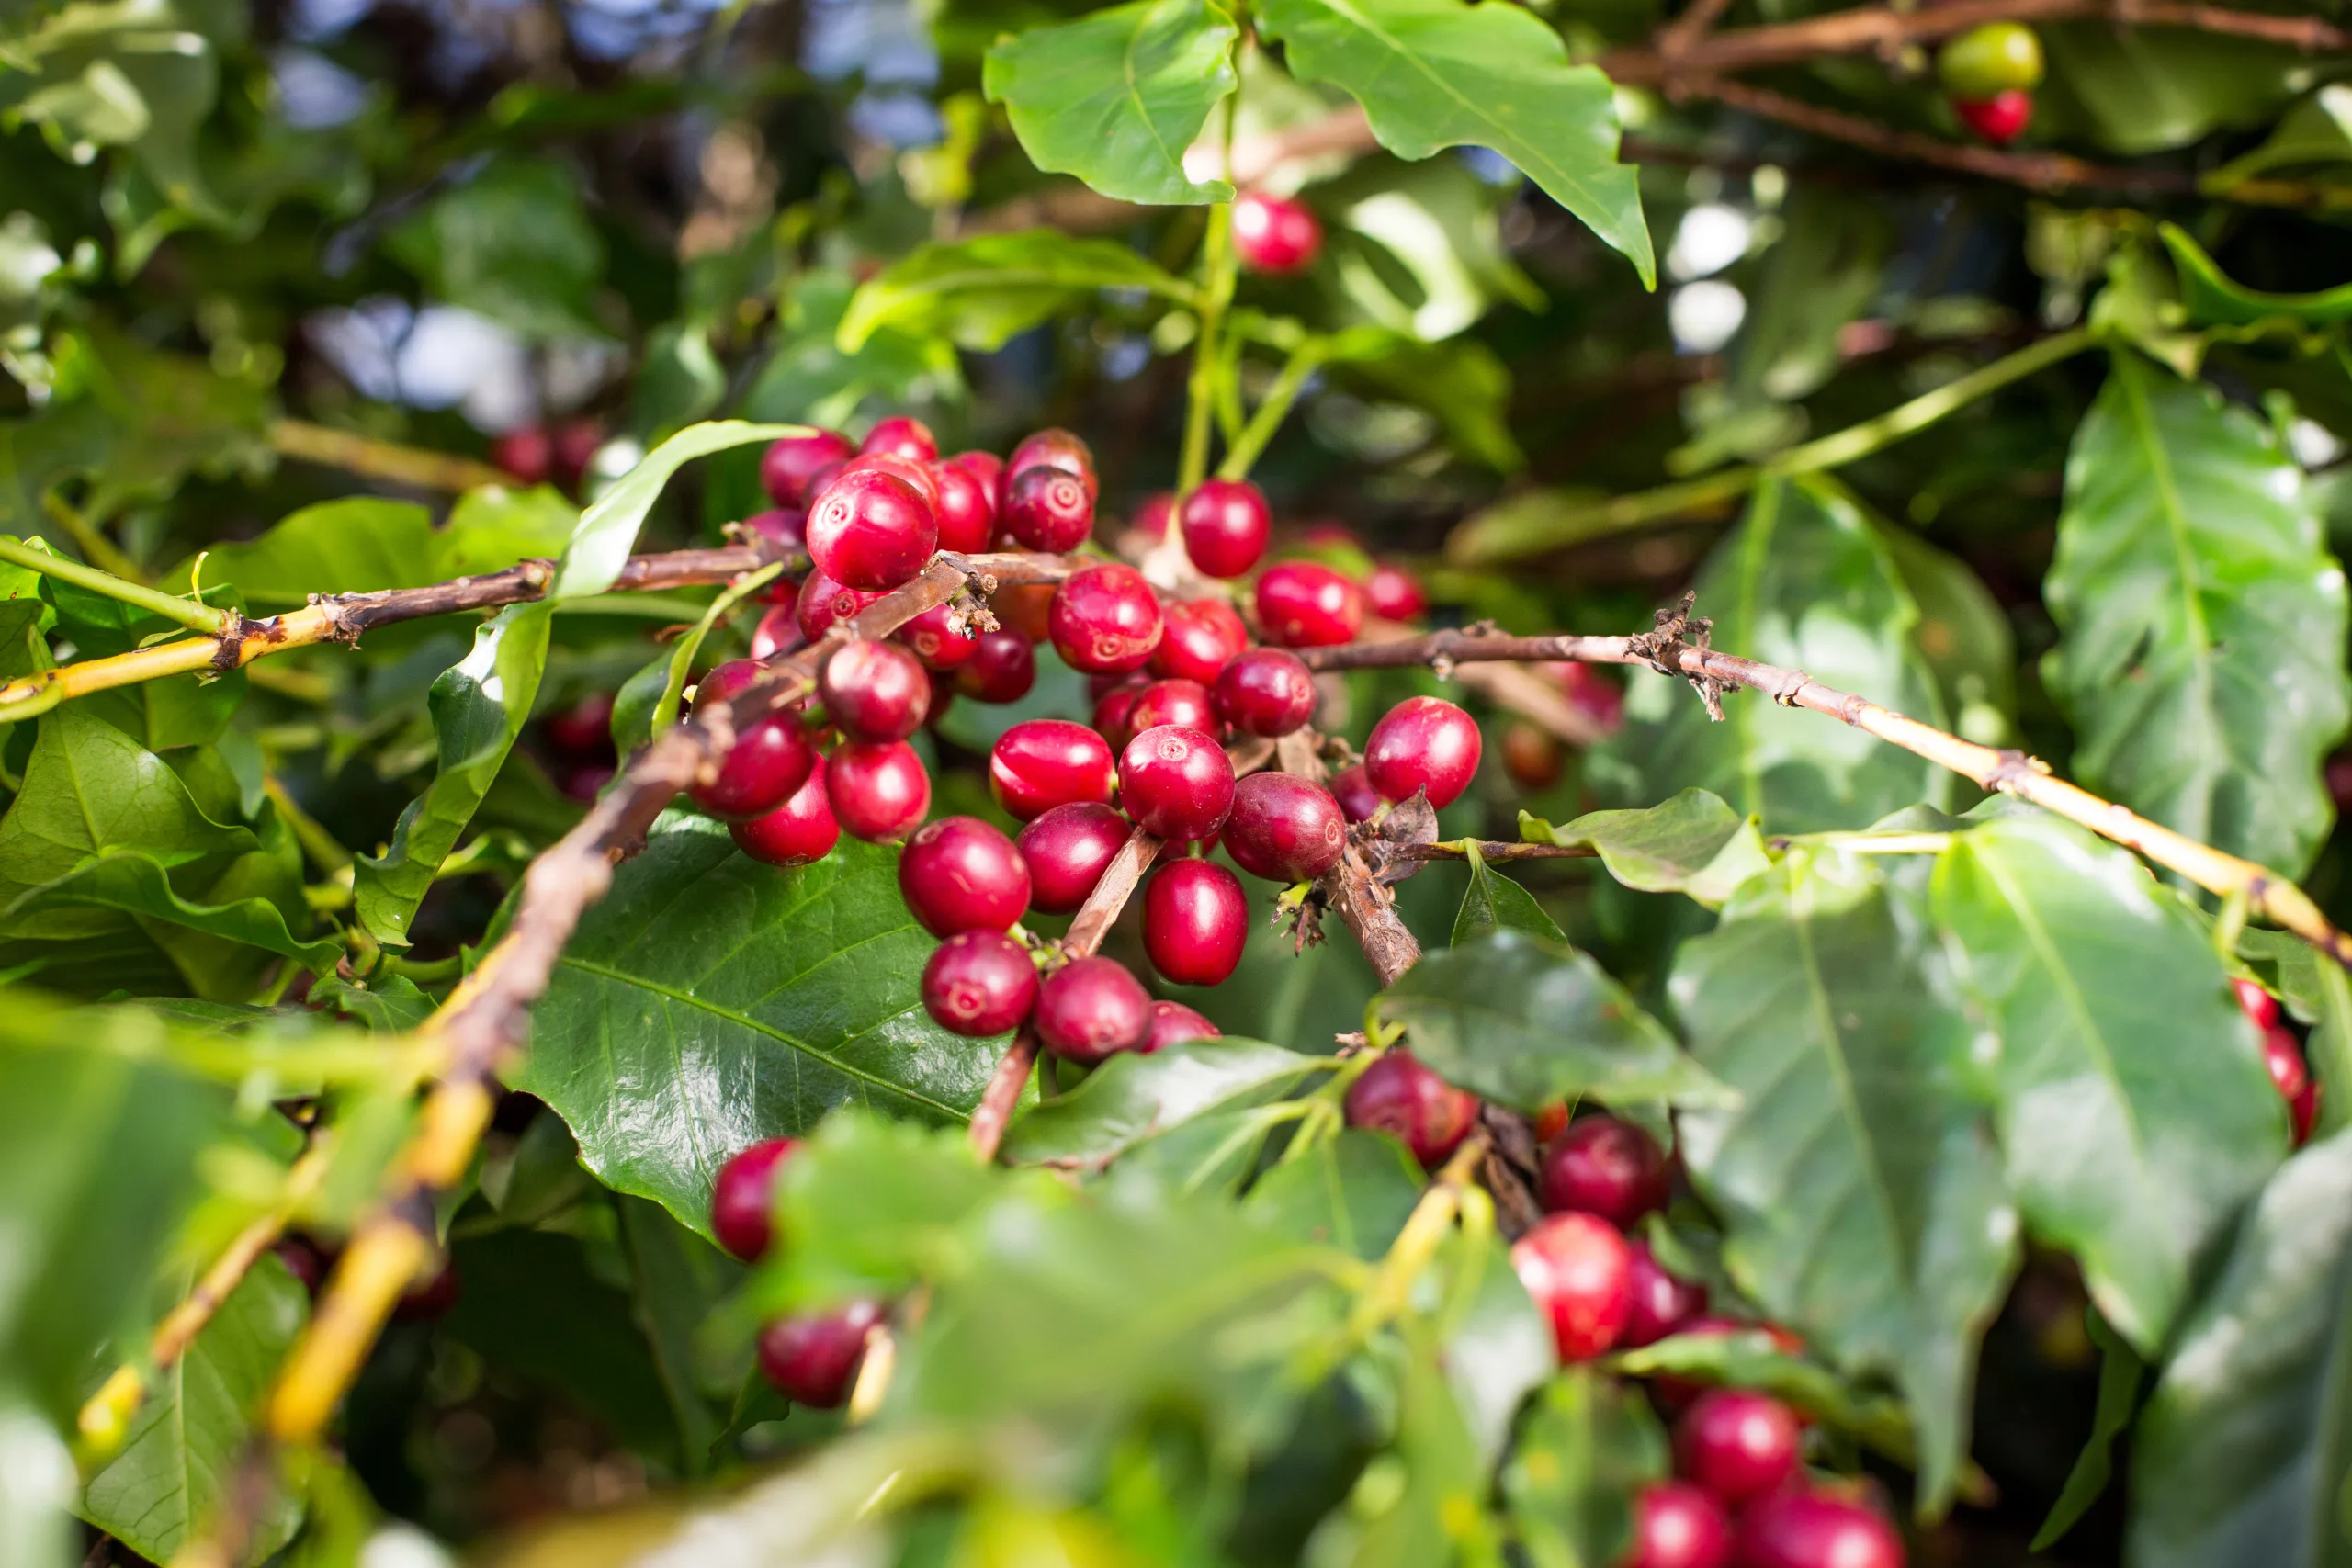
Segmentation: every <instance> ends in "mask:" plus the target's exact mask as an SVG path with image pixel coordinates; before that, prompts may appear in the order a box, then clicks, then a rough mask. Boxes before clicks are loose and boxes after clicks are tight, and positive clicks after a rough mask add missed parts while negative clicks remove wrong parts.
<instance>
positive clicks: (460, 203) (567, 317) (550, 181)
mask: <svg viewBox="0 0 2352 1568" xmlns="http://www.w3.org/2000/svg"><path fill="white" fill-rule="evenodd" d="M384 248H385V249H386V250H387V251H388V252H389V253H390V254H391V255H392V257H393V258H394V259H395V260H397V261H398V262H400V264H401V265H403V266H405V267H407V268H408V269H409V270H410V271H411V272H413V273H414V274H416V276H418V277H419V278H422V279H423V280H424V286H425V288H428V289H429V290H431V291H432V293H433V294H434V295H435V296H436V297H437V298H439V299H444V300H446V301H447V302H448V303H449V304H452V305H459V306H463V307H464V308H465V309H467V310H471V311H473V312H474V313H476V314H477V315H481V316H486V317H488V318H489V319H490V320H492V321H496V322H498V323H499V324H500V325H501V326H504V327H508V328H511V329H513V330H514V331H515V332H517V333H522V334H523V335H524V336H526V337H527V338H531V339H534V340H537V341H541V342H548V341H554V340H558V339H563V338H583V337H584V338H601V337H605V336H606V335H608V334H607V333H606V332H605V328H604V326H603V325H602V323H601V322H599V321H598V320H597V316H596V310H595V301H594V291H595V288H596V285H597V283H598V282H599V280H600V279H601V278H602V276H603V274H604V270H605V243H604V241H603V239H602V238H601V237H599V236H598V234H597V232H596V230H595V226H594V224H592V223H591V222H590V221H589V220H588V214H587V211H586V210H585V209H584V208H583V207H582V203H581V198H580V176H579V175H578V174H577V173H576V172H575V171H574V170H573V169H572V167H571V165H569V164H562V163H559V162H556V161H554V160H552V159H549V160H539V159H529V160H526V159H502V160H500V161H498V162H496V163H493V164H491V165H490V167H489V168H487V169H485V170H483V171H482V172H481V174H480V175H476V176H475V177H474V178H472V179H470V180H467V181H465V182H464V183H462V184H459V185H457V186H454V187H452V188H449V189H447V190H445V191H443V192H442V193H441V194H440V195H439V196H437V197H435V198H434V199H433V200H432V201H431V202H430V203H429V204H428V205H426V206H425V207H424V209H422V210H420V211H418V212H416V213H415V214H413V216H411V217H409V218H408V219H406V220H404V221H402V222H401V223H400V224H399V225H398V226H397V227H395V228H394V229H393V230H392V231H391V232H390V234H389V235H387V236H386V237H385V242H384Z"/></svg>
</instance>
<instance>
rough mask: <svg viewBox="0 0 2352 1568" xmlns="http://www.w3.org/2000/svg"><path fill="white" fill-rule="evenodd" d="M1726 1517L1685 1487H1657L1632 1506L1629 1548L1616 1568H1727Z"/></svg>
mask: <svg viewBox="0 0 2352 1568" xmlns="http://www.w3.org/2000/svg"><path fill="white" fill-rule="evenodd" d="M1731 1549H1732V1532H1731V1516H1730V1515H1728V1514H1726V1513H1724V1510H1723V1508H1722V1506H1720V1505H1718V1504H1717V1503H1716V1502H1715V1500H1714V1499H1713V1497H1710V1496H1708V1495H1706V1494H1705V1493H1704V1492H1702V1491H1701V1490H1700V1489H1699V1488H1697V1487H1696V1486H1693V1485H1691V1484H1690V1483H1687V1482H1681V1481H1659V1482H1654V1483H1651V1484H1650V1485H1647V1486H1645V1487H1643V1488H1642V1491H1641V1495H1640V1496H1638V1497H1636V1498H1635V1499H1634V1544H1633V1546H1632V1548H1631V1549H1630V1551H1628V1552H1627V1553H1626V1555H1625V1556H1623V1557H1622V1558H1620V1559H1618V1568H1731Z"/></svg>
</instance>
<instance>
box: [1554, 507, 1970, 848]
mask: <svg viewBox="0 0 2352 1568" xmlns="http://www.w3.org/2000/svg"><path fill="white" fill-rule="evenodd" d="M1698 592H1699V601H1698V608H1699V613H1700V614H1702V615H1712V616H1713V618H1714V634H1713V647H1715V648H1718V649H1724V650H1725V651H1727V652H1731V653H1736V654H1742V655H1745V656H1746V657H1747V658H1749V659H1758V660H1763V661H1765V662H1766V663H1768V664H1779V665H1784V666H1790V667H1792V668H1795V669H1799V670H1804V671H1807V672H1808V673H1810V674H1811V675H1812V676H1813V677H1814V678H1815V680H1818V681H1820V682H1823V683H1824V684H1826V685H1830V686H1835V687H1838V688H1839V689H1840V690H1842V691H1848V692H1854V693H1858V694H1860V695H1862V696H1865V697H1868V698H1870V699H1871V701H1872V702H1876V703H1882V704H1883V705H1886V706H1888V707H1891V708H1893V709H1894V710H1895V711H1896V712H1898V713H1906V714H1910V715H1912V716H1916V717H1918V718H1922V719H1925V720H1926V721H1928V723H1931V724H1941V723H1942V722H1943V716H1942V705H1941V704H1939V702H1938V701H1937V700H1936V688H1935V682H1934V680H1933V677H1932V675H1931V674H1930V672H1929V671H1928V666H1927V663H1926V661H1925V660H1923V659H1921V658H1920V656H1919V653H1918V650H1917V648H1916V647H1915V646H1914V644H1913V641H1912V637H1913V635H1914V633H1915V632H1916V630H1917V626H1918V621H1919V612H1918V606H1917V604H1914V603H1913V601H1912V598H1911V595H1910V592H1909V591H1908V590H1906V589H1905V587H1904V585H1903V578H1902V573H1901V571H1900V570H1899V569H1898V568H1897V566H1896V564H1895V561H1894V557H1893V555H1892V553H1891V552H1890V551H1889V550H1888V549H1887V547H1886V545H1885V542H1884V541H1883V539H1882V538H1881V537H1880V527H1879V525H1878V523H1877V522H1876V520H1874V519H1873V518H1871V517H1870V516H1869V515H1868V514H1866V513H1864V512H1863V511H1862V509H1861V508H1860V506H1859V505H1857V504H1856V503H1855V502H1853V501H1852V499H1851V498H1849V497H1848V496H1847V495H1845V494H1844V493H1843V492H1842V491H1838V490H1837V489H1835V488H1834V487H1832V486H1831V485H1829V484H1827V483H1826V482H1825V481H1823V480H1820V479H1780V478H1777V477H1768V478H1766V479H1764V480H1763V481H1762V482H1761V483H1759V484H1758V486H1757V489H1756V494H1755V498H1754V500H1752V501H1751V502H1749V503H1748V509H1747V517H1746V518H1745V519H1743V520H1742V521H1741V523H1740V525H1739V526H1738V527H1736V528H1735V529H1733V530H1732V532H1731V533H1729V534H1728V535H1726V536H1724V539H1723V541H1722V542H1721V543H1720V544H1718V545H1716V546H1715V547H1714V549H1713V551H1712V552H1711V553H1710V554H1709V555H1708V557H1707V561H1706V564H1705V566H1704V567H1703V568H1702V569H1701V570H1700V573H1699V581H1698ZM1625 719H1626V723H1625V728H1624V729H1623V731H1622V732H1621V733H1620V734H1618V735H1617V736H1615V737H1614V738H1612V739H1611V740H1609V741H1607V742H1605V743H1604V744H1603V745H1602V746H1600V747H1599V748H1597V749H1596V750H1595V751H1594V752H1593V767H1594V776H1595V780H1596V783H1597V784H1600V786H1601V790H1602V794H1603V795H1604V797H1607V796H1614V797H1616V798H1618V799H1620V800H1623V801H1624V802H1626V803H1628V804H1631V803H1634V802H1636V801H1639V802H1647V801H1651V800H1655V799H1657V798H1658V797H1659V796H1661V795H1666V794H1667V793H1668V792H1670V791H1673V790H1678V789H1688V788H1698V789H1704V790H1711V791H1713V793H1714V794H1716V795H1721V796H1722V797H1723V798H1724V800H1725V801H1727V802H1729V803H1730V805H1731V807H1732V809H1733V810H1735V811H1737V812H1739V813H1741V814H1743V815H1745V816H1748V817H1755V818H1760V819H1761V820H1762V822H1763V824H1764V827H1765V829H1767V830H1768V831H1770V832H1774V833H1811V832H1819V831H1824V830H1826V829H1838V828H1860V827H1862V826H1864V825H1865V824H1867V823H1871V822H1874V821H1876V820H1878V819H1879V818H1882V817H1884V816H1886V815H1888V814H1889V813H1890V812H1894V811H1898V810H1900V809H1902V808H1903V807H1906V806H1910V805H1912V804H1914V803H1916V802H1917V801H1920V800H1926V801H1928V802H1929V803H1930V804H1933V805H1938V806H1941V805H1945V804H1947V803H1948V802H1949V801H1950V798H1951V791H1952V787H1953V786H1952V784H1951V774H1950V773H1946V772H1945V771H1944V770H1943V769H1941V768H1939V767H1937V766H1935V765H1934V764H1933V763H1930V762H1928V761H1923V760H1922V759H1920V758H1917V757H1914V756H1912V755H1911V754H1910V753H1908V752H1906V751H1904V750H1899V749H1898V748H1895V747H1893V746H1889V745H1887V744H1886V743H1885V742H1884V741H1882V740H1879V739H1874V738H1873V737H1871V736H1869V735H1865V734H1863V733H1862V732H1861V731H1860V730H1859V729H1851V728H1847V727H1846V726H1844V725H1840V724H1835V723H1825V722H1823V720H1822V717H1821V716H1820V715H1819V714H1809V713H1804V712H1800V711H1798V710H1797V709H1794V708H1784V707H1781V705H1779V704H1777V703H1774V702H1773V701H1772V700H1771V699H1770V698H1769V697H1763V696H1759V695H1758V694H1755V693H1752V692H1741V693H1737V694H1731V695H1727V696H1725V697H1724V722H1723V723H1721V724H1715V723H1712V722H1710V721H1709V719H1708V717H1707V714H1706V710H1705V709H1704V708H1702V706H1701V705H1700V703H1699V699H1698V696H1697V695H1696V694H1694V693H1693V692H1692V691H1691V688H1690V686H1689V684H1688V683H1686V682H1684V681H1682V680H1681V679H1680V678H1679V677H1674V678H1668V677H1667V676H1663V675H1657V674H1653V673H1649V672H1646V671H1639V672H1636V673H1635V674H1634V677H1633V680H1632V682H1631V684H1630V686H1629V687H1628V689H1627V691H1626V695H1625Z"/></svg>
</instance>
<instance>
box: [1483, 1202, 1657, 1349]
mask: <svg viewBox="0 0 2352 1568" xmlns="http://www.w3.org/2000/svg"><path fill="white" fill-rule="evenodd" d="M1510 1260H1511V1266H1512V1267H1513V1268H1514V1269H1517V1270H1518V1272H1519V1282H1520V1283H1521V1285H1524V1286H1525V1287H1526V1288H1527V1293H1528V1294H1529V1295H1531V1296H1532V1297H1534V1298H1535V1304H1536V1305H1537V1306H1539V1307H1541V1308H1543V1309H1544V1315H1545V1316H1547V1317H1549V1318H1550V1319H1551V1320H1552V1339H1553V1344H1554V1346H1555V1348H1556V1349H1557V1350H1558V1351H1559V1353H1560V1359H1561V1360H1563V1361H1570V1362H1573V1361H1589V1360H1590V1359H1593V1358H1594V1357H1595V1356H1599V1355H1601V1354H1603V1353H1605V1352H1606V1351H1607V1350H1609V1348H1611V1347H1612V1346H1614V1345H1615V1344H1616V1343H1617V1337H1618V1336H1619V1335H1620V1334H1622V1333H1623V1332H1624V1328H1625V1314H1626V1310H1627V1307H1628V1305H1629V1304H1630V1303H1628V1302H1627V1300H1626V1293H1625V1292H1626V1275H1627V1272H1628V1270H1629V1269H1631V1267H1632V1263H1633V1256H1632V1254H1631V1252H1629V1251H1628V1250H1627V1248H1626V1246H1625V1238H1624V1237H1623V1236H1622V1235H1618V1234H1617V1227H1616V1226H1614V1225H1612V1224H1610V1223H1609V1222H1608V1221H1606V1220H1603V1219H1598V1218H1596V1217H1594V1216H1593V1215H1591V1214H1546V1215H1545V1216H1544V1218H1543V1220H1542V1221H1541V1222H1539V1223H1538V1224H1536V1226H1535V1228H1534V1229H1533V1230H1531V1231H1529V1232H1528V1233H1527V1234H1526V1235H1523V1236H1521V1237H1520V1238H1519V1240H1518V1241H1517V1242H1515V1243H1513V1244H1512V1246H1511V1249H1510Z"/></svg>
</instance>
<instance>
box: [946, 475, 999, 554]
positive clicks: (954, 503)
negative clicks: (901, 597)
mask: <svg viewBox="0 0 2352 1568" xmlns="http://www.w3.org/2000/svg"><path fill="white" fill-rule="evenodd" d="M931 471H932V477H933V479H936V480H938V482H939V547H940V548H941V549H943V550H961V551H962V552H964V553H965V554H967V555H977V554H978V553H979V552H981V551H983V550H985V549H987V548H988V547H989V546H990V545H992V544H994V543H995V542H996V486H995V483H994V481H993V480H991V479H984V478H982V477H981V476H980V475H979V474H978V473H976V472H974V471H973V468H972V466H971V465H969V464H967V463H962V462H946V463H934V464H933V465H932V470H931Z"/></svg>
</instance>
